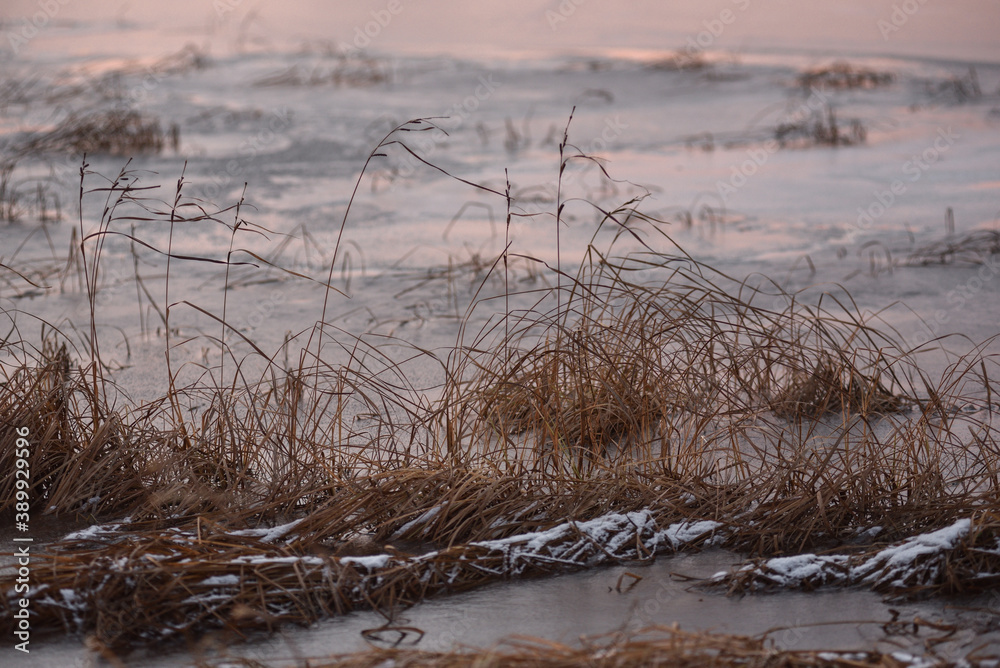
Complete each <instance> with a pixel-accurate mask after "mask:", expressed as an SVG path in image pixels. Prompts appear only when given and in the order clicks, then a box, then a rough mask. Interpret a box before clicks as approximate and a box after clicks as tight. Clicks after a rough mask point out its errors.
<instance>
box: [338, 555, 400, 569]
mask: <svg viewBox="0 0 1000 668" xmlns="http://www.w3.org/2000/svg"><path fill="white" fill-rule="evenodd" d="M340 563H342V564H357V565H358V566H364V567H365V568H367V569H368V570H369V571H373V570H375V569H377V568H384V567H385V565H386V564H387V563H389V555H388V554H376V555H372V556H368V557H342V558H341V559H340Z"/></svg>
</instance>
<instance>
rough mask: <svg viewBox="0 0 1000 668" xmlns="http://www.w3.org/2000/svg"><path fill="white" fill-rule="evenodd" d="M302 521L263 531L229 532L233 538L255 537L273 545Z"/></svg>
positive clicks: (267, 528) (263, 529)
mask: <svg viewBox="0 0 1000 668" xmlns="http://www.w3.org/2000/svg"><path fill="white" fill-rule="evenodd" d="M301 521H302V520H295V521H293V522H289V523H287V524H281V525H279V526H276V527H265V528H261V529H241V530H239V531H231V532H229V533H230V535H232V536H247V537H253V538H256V539H258V540H259V541H261V542H262V543H273V542H274V541H276V540H278V539H279V538H282V537H283V536H284V535H285V534H287V533H288V532H289V531H291V530H292V529H294V528H295V527H296V525H298V523H299V522H301Z"/></svg>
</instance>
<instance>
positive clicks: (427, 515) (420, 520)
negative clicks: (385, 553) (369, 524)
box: [392, 504, 444, 538]
mask: <svg viewBox="0 0 1000 668" xmlns="http://www.w3.org/2000/svg"><path fill="white" fill-rule="evenodd" d="M442 507H444V504H442V505H439V506H434V507H433V508H428V509H427V510H425V511H424V512H423V513H421V514H420V515H419V516H418V517H416V518H415V519H412V520H410V521H409V522H407V523H406V524H404V525H403V526H401V527H399V528H398V529H396V531H395V533H393V534H392V537H393V538H399V537H400V536H404V535H406V533H407V532H408V531H409V530H410V529H412V528H413V527H415V526H420V525H421V524H427V523H428V522H430V521H431V520H432V519H434V518H435V517H437V516H438V513H440V512H441V508H442Z"/></svg>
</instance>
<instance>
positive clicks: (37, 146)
mask: <svg viewBox="0 0 1000 668" xmlns="http://www.w3.org/2000/svg"><path fill="white" fill-rule="evenodd" d="M179 143H180V130H179V128H178V127H177V126H176V125H172V126H170V128H168V129H167V130H163V129H162V127H161V125H160V121H159V120H158V119H157V118H155V117H152V116H149V115H148V114H144V113H142V112H139V111H135V110H132V109H121V108H114V109H110V110H103V111H96V112H93V113H89V114H71V115H70V116H69V117H68V118H66V119H65V120H64V121H63V122H62V123H61V124H60V125H59V127H57V128H55V129H53V130H50V131H48V132H44V133H39V134H35V135H32V136H30V137H28V138H26V139H24V140H23V141H22V142H21V143H20V144H19V146H18V149H17V150H18V152H19V153H20V154H29V153H32V154H34V153H71V154H81V155H82V154H84V153H86V154H91V155H93V154H103V155H114V156H123V157H131V156H133V155H143V154H148V153H160V152H162V151H163V149H164V148H165V147H167V146H171V147H172V148H173V149H174V150H175V151H176V150H177V149H178V147H179Z"/></svg>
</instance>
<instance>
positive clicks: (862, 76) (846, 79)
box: [798, 62, 896, 90]
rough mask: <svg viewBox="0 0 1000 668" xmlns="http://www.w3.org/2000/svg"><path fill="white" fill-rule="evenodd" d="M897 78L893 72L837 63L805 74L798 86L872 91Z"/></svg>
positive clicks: (799, 78)
mask: <svg viewBox="0 0 1000 668" xmlns="http://www.w3.org/2000/svg"><path fill="white" fill-rule="evenodd" d="M895 78H896V77H895V75H894V74H892V72H879V71H877V70H873V69H871V68H867V67H858V66H856V65H852V64H850V63H846V62H836V63H833V64H832V65H828V66H825V67H817V68H813V69H810V70H807V71H806V72H803V73H802V74H800V75H799V77H798V84H799V86H801V87H803V88H805V89H813V88H819V89H827V90H857V89H861V90H870V89H874V88H882V87H885V86H888V85H890V84H891V83H892V82H893V81H894V80H895Z"/></svg>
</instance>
